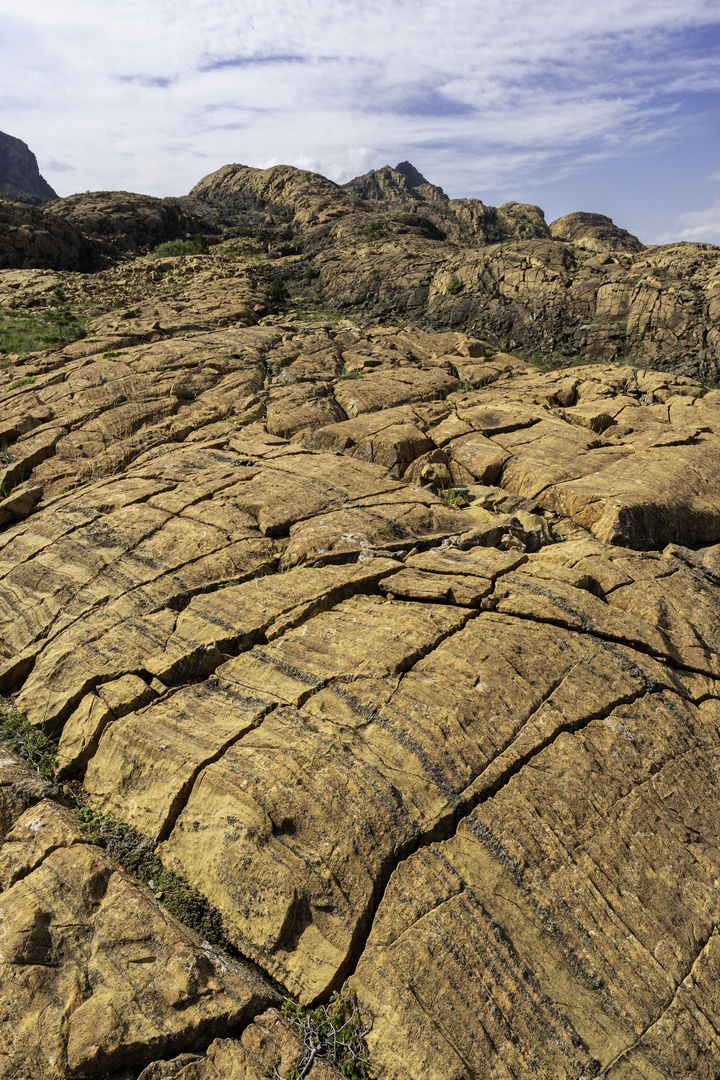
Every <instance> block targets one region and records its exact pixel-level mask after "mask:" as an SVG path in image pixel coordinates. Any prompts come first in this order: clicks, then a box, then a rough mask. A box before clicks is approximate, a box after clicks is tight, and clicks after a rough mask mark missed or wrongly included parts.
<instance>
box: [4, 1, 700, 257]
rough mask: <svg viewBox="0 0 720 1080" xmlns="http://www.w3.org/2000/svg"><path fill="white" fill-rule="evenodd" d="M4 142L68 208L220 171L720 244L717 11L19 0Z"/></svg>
mask: <svg viewBox="0 0 720 1080" xmlns="http://www.w3.org/2000/svg"><path fill="white" fill-rule="evenodd" d="M0 42H1V43H2V45H1V46H0V50H1V51H0V56H1V57H2V63H0V130H2V131H5V132H7V133H8V134H10V135H14V136H16V137H18V138H20V139H23V140H24V141H25V142H27V143H28V145H29V146H30V147H31V149H32V150H33V151H34V152H35V154H36V155H37V158H38V163H39V165H40V170H41V172H42V173H43V175H44V176H45V178H46V180H48V181H49V183H50V184H51V185H52V186H53V187H54V188H55V190H56V191H57V192H58V193H59V194H60V195H69V194H72V193H73V192H76V191H95V190H103V189H120V190H128V191H139V192H144V193H147V194H151V195H180V194H184V193H186V192H187V191H188V190H189V189H190V187H192V185H193V184H195V183H196V182H197V181H198V180H199V179H201V177H203V176H205V175H206V174H207V173H209V172H213V171H214V170H215V169H217V168H219V167H220V166H222V165H224V164H227V163H230V162H239V163H242V164H245V165H254V166H258V167H267V166H268V165H273V164H278V163H284V164H290V165H296V166H298V167H300V168H307V169H312V170H315V171H317V172H321V173H323V174H324V175H325V176H329V177H330V178H331V179H333V180H336V181H338V182H340V183H342V182H343V181H345V180H349V179H350V178H351V177H353V176H356V175H358V174H359V173H363V172H366V171H367V170H368V169H371V168H380V167H381V166H383V165H386V164H390V165H395V164H396V163H397V162H398V161H402V160H405V159H408V160H410V161H411V162H412V163H413V164H414V165H415V166H416V167H417V168H418V169H419V170H420V171H421V172H422V173H424V175H425V176H426V177H427V178H428V179H429V180H430V181H432V182H433V183H436V184H439V185H440V186H442V187H443V188H444V189H445V191H446V192H447V194H448V195H450V196H451V197H460V196H467V197H475V198H480V199H482V200H483V201H484V202H486V203H489V204H491V205H499V204H501V203H503V202H506V201H509V200H511V199H515V200H517V201H519V202H530V203H536V204H538V205H539V206H541V207H542V208H543V210H544V211H545V214H546V218H547V220H548V221H551V220H553V219H554V218H556V217H559V216H560V215H561V214H565V213H569V212H570V211H572V210H592V211H596V212H598V213H604V214H608V215H609V216H611V217H612V218H613V219H614V220H615V221H616V223H617V224H619V225H621V226H623V227H624V228H627V229H629V230H630V231H631V232H634V233H636V234H637V235H638V236H639V237H640V238H641V239H642V240H643V241H645V242H646V243H660V242H668V241H671V240H679V239H685V240H703V241H707V242H710V243H716V244H720V138H718V136H719V135H720V130H719V129H720V4H719V3H718V0H682V2H681V3H680V2H678V0H603V3H601V4H592V5H589V4H587V3H585V2H583V0H443V3H438V0H363V2H359V0H292V2H290V0H265V2H264V3H263V5H262V6H260V5H251V4H249V3H237V2H233V0H214V2H213V3H212V4H207V2H206V0H202V2H199V0H183V3H181V4H178V3H176V0H63V3H62V4H58V3H57V0H33V3H32V4H27V5H26V6H25V9H23V8H22V7H21V6H20V5H16V4H14V5H12V10H11V9H10V4H9V3H7V0H0Z"/></svg>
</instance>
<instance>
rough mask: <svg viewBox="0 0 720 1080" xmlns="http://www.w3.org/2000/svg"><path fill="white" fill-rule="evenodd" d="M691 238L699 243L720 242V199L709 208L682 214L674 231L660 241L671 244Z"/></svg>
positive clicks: (659, 241)
mask: <svg viewBox="0 0 720 1080" xmlns="http://www.w3.org/2000/svg"><path fill="white" fill-rule="evenodd" d="M678 240H691V241H695V242H696V243H699V244H720V199H716V200H715V203H714V204H713V206H711V207H709V208H708V209H707V210H691V211H689V212H688V213H686V214H680V216H679V217H678V219H677V221H676V222H675V228H674V229H673V230H672V232H669V233H666V234H665V235H664V236H662V237H660V239H659V240H658V243H660V244H669V243H675V242H677V241H678Z"/></svg>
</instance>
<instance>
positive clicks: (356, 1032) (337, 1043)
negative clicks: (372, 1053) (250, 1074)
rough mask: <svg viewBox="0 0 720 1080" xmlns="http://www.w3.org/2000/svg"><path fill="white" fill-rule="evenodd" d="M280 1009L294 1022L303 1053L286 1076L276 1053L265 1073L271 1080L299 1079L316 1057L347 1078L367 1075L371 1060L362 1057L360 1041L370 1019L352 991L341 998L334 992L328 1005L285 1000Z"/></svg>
mask: <svg viewBox="0 0 720 1080" xmlns="http://www.w3.org/2000/svg"><path fill="white" fill-rule="evenodd" d="M281 1012H282V1015H283V1016H285V1017H287V1019H288V1020H290V1021H291V1022H292V1024H293V1025H294V1027H295V1029H296V1031H297V1033H298V1036H299V1037H300V1040H301V1042H302V1044H303V1046H304V1048H305V1053H304V1055H303V1057H302V1058H301V1060H300V1061H299V1062H298V1064H297V1065H296V1066H295V1068H294V1069H292V1070H291V1071H290V1073H288V1074H287V1076H283V1074H282V1073H281V1072H279V1071H278V1066H279V1064H280V1057H279V1055H276V1056H275V1057H274V1058H273V1060H272V1062H271V1063H270V1065H269V1066H268V1067H267V1069H266V1070H265V1076H267V1077H271V1078H272V1080H301V1078H302V1077H305V1076H307V1074H308V1073H309V1071H310V1069H311V1068H312V1064H313V1062H314V1061H315V1060H316V1059H317V1060H318V1061H327V1062H328V1063H330V1064H331V1065H334V1066H335V1067H336V1068H337V1069H339V1071H340V1072H341V1073H342V1075H343V1076H347V1077H348V1080H364V1078H365V1077H366V1076H367V1075H368V1072H367V1070H368V1067H369V1065H370V1062H369V1061H368V1059H367V1058H366V1057H365V1053H366V1049H365V1044H364V1041H363V1040H364V1038H365V1036H366V1035H367V1033H368V1032H369V1031H370V1029H371V1028H372V1020H367V1021H366V1020H365V1019H364V1018H363V1017H362V1015H361V1013H360V1009H359V1007H358V1003H357V997H356V996H355V994H353V993H350V994H348V995H347V996H346V997H341V996H340V995H339V994H338V993H337V991H335V993H334V994H333V995H332V997H331V998H330V1001H329V1002H328V1004H327V1005H318V1006H317V1008H315V1009H306V1008H303V1006H302V1005H298V1004H297V1002H295V1001H291V1000H290V999H287V1000H286V1001H285V1004H284V1005H283V1007H282V1009H281Z"/></svg>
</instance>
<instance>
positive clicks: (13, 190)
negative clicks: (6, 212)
mask: <svg viewBox="0 0 720 1080" xmlns="http://www.w3.org/2000/svg"><path fill="white" fill-rule="evenodd" d="M0 195H4V196H5V197H6V198H10V199H20V200H21V201H25V200H26V199H28V200H34V199H37V200H38V201H39V202H47V201H49V200H51V199H57V195H56V194H55V192H54V191H53V189H52V188H51V187H50V185H49V184H48V182H47V181H46V180H45V179H44V178H43V177H42V176H41V175H40V170H39V169H38V163H37V158H36V157H35V155H34V154H33V152H32V150H31V149H30V147H29V146H28V145H27V144H26V143H24V142H23V141H22V139H16V138H15V137H14V136H12V135H6V134H5V132H4V131H0Z"/></svg>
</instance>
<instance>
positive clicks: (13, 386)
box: [5, 375, 37, 390]
mask: <svg viewBox="0 0 720 1080" xmlns="http://www.w3.org/2000/svg"><path fill="white" fill-rule="evenodd" d="M36 379H37V375H26V376H25V378H24V379H16V380H15V382H11V383H10V385H9V386H6V387H5V389H6V390H17V388H18V387H19V386H30V385H31V384H32V383H34V382H35V380H36Z"/></svg>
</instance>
